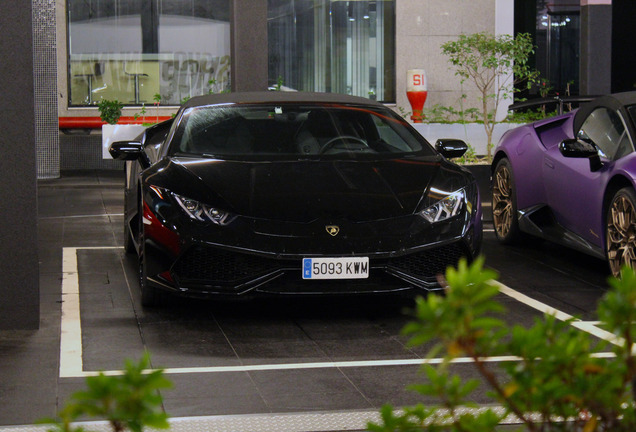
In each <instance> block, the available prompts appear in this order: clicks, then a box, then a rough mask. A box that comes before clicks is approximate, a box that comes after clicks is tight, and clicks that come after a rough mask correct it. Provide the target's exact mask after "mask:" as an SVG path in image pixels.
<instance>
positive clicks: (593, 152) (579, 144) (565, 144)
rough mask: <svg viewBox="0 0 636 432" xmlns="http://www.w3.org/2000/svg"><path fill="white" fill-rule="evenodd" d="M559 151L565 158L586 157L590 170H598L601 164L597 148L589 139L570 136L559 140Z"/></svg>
mask: <svg viewBox="0 0 636 432" xmlns="http://www.w3.org/2000/svg"><path fill="white" fill-rule="evenodd" d="M559 151H560V152H561V154H562V155H563V156H564V157H566V158H587V159H589V160H590V170H591V171H598V170H600V169H601V167H602V166H603V163H602V162H601V157H600V156H599V155H598V149H597V148H596V146H595V145H594V144H593V143H592V142H589V141H586V140H581V139H576V138H571V139H566V140H563V141H561V143H560V144H559Z"/></svg>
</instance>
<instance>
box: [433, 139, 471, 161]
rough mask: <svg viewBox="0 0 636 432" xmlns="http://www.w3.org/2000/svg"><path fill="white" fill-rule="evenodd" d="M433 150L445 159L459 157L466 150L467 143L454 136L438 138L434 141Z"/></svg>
mask: <svg viewBox="0 0 636 432" xmlns="http://www.w3.org/2000/svg"><path fill="white" fill-rule="evenodd" d="M435 150H437V151H438V152H440V153H441V154H442V156H444V157H445V158H446V159H452V158H457V157H461V156H463V155H464V153H466V150H468V145H466V143H465V142H464V141H462V140H458V139H454V138H440V139H438V140H437V141H436V142H435Z"/></svg>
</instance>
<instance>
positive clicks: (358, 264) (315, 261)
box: [303, 257, 369, 279]
mask: <svg viewBox="0 0 636 432" xmlns="http://www.w3.org/2000/svg"><path fill="white" fill-rule="evenodd" d="M368 277H369V257H347V258H303V279H366V278H368Z"/></svg>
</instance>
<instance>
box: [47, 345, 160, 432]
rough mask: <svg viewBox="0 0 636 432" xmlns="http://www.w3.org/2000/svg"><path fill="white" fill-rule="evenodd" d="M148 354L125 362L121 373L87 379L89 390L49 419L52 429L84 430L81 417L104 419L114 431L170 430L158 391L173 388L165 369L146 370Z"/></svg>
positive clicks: (63, 431)
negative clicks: (77, 424) (137, 360)
mask: <svg viewBox="0 0 636 432" xmlns="http://www.w3.org/2000/svg"><path fill="white" fill-rule="evenodd" d="M149 366H150V357H149V356H148V354H146V355H144V356H143V358H142V359H141V360H140V361H139V362H138V363H134V362H131V361H127V362H126V367H125V370H124V372H123V374H122V375H119V376H108V375H105V374H104V373H99V374H98V375H96V376H91V377H87V378H86V387H87V389H86V390H83V391H79V392H77V393H74V394H73V395H72V396H71V400H70V401H69V402H68V403H67V404H66V405H65V406H64V408H63V409H62V410H61V411H60V412H59V413H58V418H57V419H46V420H44V421H42V423H44V424H50V425H52V427H51V428H50V429H48V431H49V432H83V431H84V428H83V427H81V426H75V425H74V424H73V423H74V422H76V421H77V420H78V419H79V418H83V417H91V418H95V419H105V420H107V421H108V422H109V423H110V426H111V428H112V430H113V432H121V431H124V430H126V429H129V430H131V431H132V432H141V431H142V430H143V429H144V427H151V428H154V429H167V428H169V427H170V425H169V424H168V415H167V414H166V413H165V412H164V411H163V409H162V398H161V395H160V394H159V390H161V389H167V388H171V387H172V383H171V382H170V381H169V380H167V379H166V378H165V377H164V374H163V370H155V371H147V370H146V369H147V368H148V367H149Z"/></svg>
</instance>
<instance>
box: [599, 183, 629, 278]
mask: <svg viewBox="0 0 636 432" xmlns="http://www.w3.org/2000/svg"><path fill="white" fill-rule="evenodd" d="M606 216H607V217H606V223H605V245H606V253H607V261H608V263H609V267H610V270H611V272H612V275H614V276H616V277H618V276H619V275H620V271H621V267H623V266H629V267H632V268H635V267H636V194H635V193H634V190H633V189H632V188H629V187H626V188H623V189H620V190H619V191H618V192H616V194H614V197H612V200H611V201H610V205H609V207H608V210H607V215H606Z"/></svg>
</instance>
